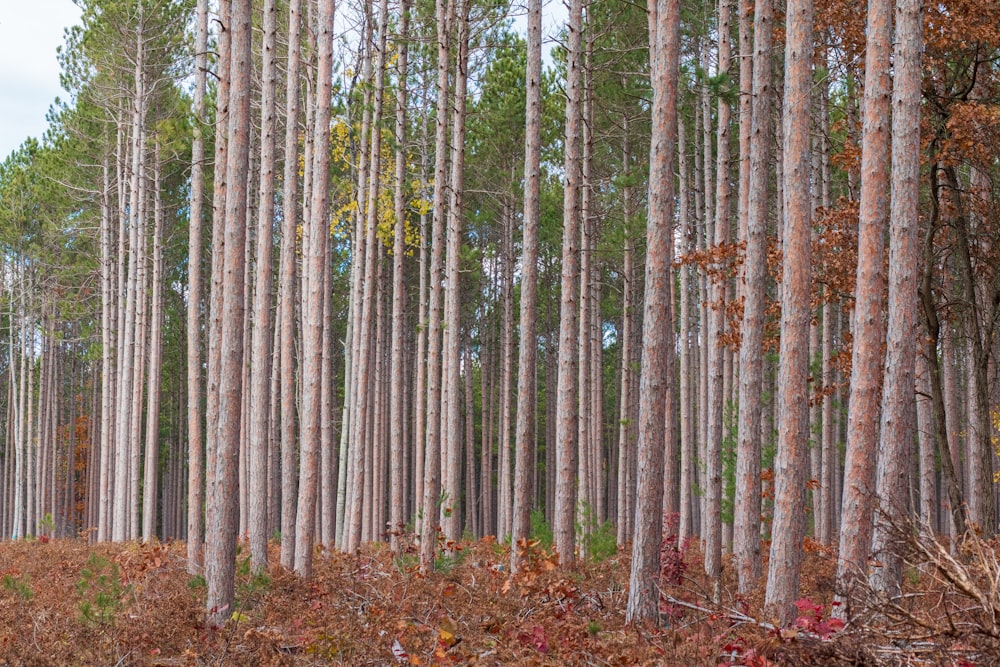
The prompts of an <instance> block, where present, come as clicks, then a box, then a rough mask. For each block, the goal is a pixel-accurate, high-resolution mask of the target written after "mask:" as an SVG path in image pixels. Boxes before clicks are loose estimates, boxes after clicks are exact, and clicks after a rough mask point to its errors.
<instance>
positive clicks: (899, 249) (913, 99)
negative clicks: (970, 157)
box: [871, 0, 923, 596]
mask: <svg viewBox="0 0 1000 667" xmlns="http://www.w3.org/2000/svg"><path fill="white" fill-rule="evenodd" d="M895 34H896V40H895V45H894V54H893V71H894V77H893V78H894V80H893V94H892V97H893V100H892V189H891V197H892V204H891V206H892V208H891V211H890V214H889V220H890V227H889V322H888V326H887V341H886V354H885V371H884V373H885V384H884V386H883V391H882V421H881V428H880V432H881V438H880V441H879V456H878V471H877V476H876V493H877V495H878V499H879V506H880V508H881V509H882V510H883V511H884V512H885V514H884V515H883V514H881V513H880V514H879V515H878V517H877V518H876V521H875V529H874V534H873V536H872V551H873V553H874V554H875V556H876V558H878V559H879V561H881V563H882V567H881V568H874V569H873V570H872V574H871V582H872V585H873V586H874V587H875V589H876V590H878V591H880V592H883V593H886V594H887V595H889V596H898V595H899V594H900V593H901V592H902V591H901V586H902V577H903V562H902V555H901V554H900V553H899V550H898V548H896V545H894V544H893V530H894V529H893V526H892V524H891V522H894V521H898V520H899V519H901V518H902V517H903V516H904V515H905V513H906V511H907V507H906V505H907V503H906V500H907V499H906V496H905V495H904V490H905V488H906V482H907V478H908V476H909V473H910V467H911V466H910V461H911V458H910V457H911V453H912V451H913V441H914V435H915V433H916V429H915V424H914V423H913V417H914V414H913V396H914V387H915V382H914V370H915V369H914V365H915V358H914V356H915V353H916V339H915V337H914V335H913V332H914V330H915V324H916V310H917V303H918V301H917V298H918V295H917V285H918V274H917V263H918V261H919V258H920V254H919V249H918V246H917V226H918V224H919V213H918V210H917V207H918V205H919V199H920V196H919V195H920V192H919V189H920V86H921V66H920V51H921V42H922V35H923V21H922V19H921V12H920V3H919V2H918V1H916V0H898V1H897V2H896V33H895Z"/></svg>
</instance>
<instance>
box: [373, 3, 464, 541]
mask: <svg viewBox="0 0 1000 667" xmlns="http://www.w3.org/2000/svg"><path fill="white" fill-rule="evenodd" d="M409 28H410V5H409V0H403V2H402V6H401V7H400V23H399V37H398V40H399V43H398V45H397V47H396V48H397V49H398V52H399V59H398V60H397V61H396V80H397V83H396V85H397V87H398V90H397V92H396V182H395V183H394V184H393V185H394V188H395V189H394V192H393V210H394V212H395V218H396V225H395V229H394V231H393V245H392V359H391V362H390V363H391V370H390V377H391V382H392V385H391V387H390V390H389V393H390V395H391V397H392V399H391V400H392V406H391V407H390V417H389V419H390V421H391V426H390V431H391V433H390V436H389V440H390V450H389V459H390V460H389V470H390V471H391V472H390V475H391V479H390V483H391V486H392V489H391V498H390V501H389V535H390V537H391V545H392V552H393V553H394V554H399V553H400V549H401V547H402V545H401V542H400V539H399V537H400V533H401V532H402V531H403V529H404V524H405V521H406V517H405V514H404V511H403V510H404V506H405V494H406V488H405V485H404V483H403V482H404V474H405V472H404V471H405V467H404V466H403V458H404V454H403V452H404V448H405V447H406V442H405V440H404V438H403V422H404V421H405V419H406V415H405V414H404V407H405V406H404V404H403V398H404V387H406V384H405V382H404V380H405V371H404V369H403V344H404V338H405V336H406V332H405V330H404V326H405V322H404V320H405V314H404V312H403V309H404V305H405V304H404V301H405V297H406V284H405V276H404V275H403V253H404V252H405V250H406V244H405V241H406V191H405V188H406V183H405V181H406V75H407V57H408V55H409V42H408V41H407V40H408V39H409ZM470 378H471V376H470ZM469 381H470V382H471V379H470V380H469Z"/></svg>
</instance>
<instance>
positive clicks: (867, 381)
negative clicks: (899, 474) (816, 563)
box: [836, 0, 892, 618]
mask: <svg viewBox="0 0 1000 667" xmlns="http://www.w3.org/2000/svg"><path fill="white" fill-rule="evenodd" d="M891 9H892V3H891V2H889V0H875V1H874V2H870V3H869V4H868V39H867V50H866V56H865V62H866V67H865V98H864V128H863V135H862V144H861V209H860V217H859V220H858V272H857V281H856V285H857V287H856V297H855V307H854V308H855V309H854V345H853V348H854V349H853V352H852V356H851V360H852V361H851V385H850V386H851V395H850V402H849V407H848V414H847V456H846V462H845V470H844V501H843V510H842V525H841V531H840V557H839V560H838V563H837V580H838V582H839V585H840V590H842V591H849V590H850V589H851V584H852V580H853V579H854V578H855V577H856V576H858V575H859V574H860V575H861V576H864V574H865V572H866V568H867V560H868V553H869V548H870V547H871V531H872V510H873V503H874V500H875V496H874V493H875V488H874V487H875V459H876V449H875V448H876V446H877V444H878V433H879V431H878V428H879V399H880V398H881V388H882V374H881V372H880V370H881V368H882V343H883V339H884V324H883V320H882V317H883V316H882V311H883V309H884V307H885V300H884V297H883V290H884V289H885V279H884V276H883V273H882V265H883V262H884V261H885V260H884V254H885V253H884V247H885V246H884V242H883V240H882V236H883V234H884V230H885V227H886V224H887V222H888V219H887V215H888V199H887V194H888V192H889V183H888V173H889V170H888V164H889V163H888V159H889V122H888V119H889V48H890V43H891V39H890V36H891V31H892V16H891ZM836 613H837V614H838V615H841V616H842V617H845V618H846V614H847V613H848V610H847V609H846V605H841V606H840V607H838V608H837V609H836Z"/></svg>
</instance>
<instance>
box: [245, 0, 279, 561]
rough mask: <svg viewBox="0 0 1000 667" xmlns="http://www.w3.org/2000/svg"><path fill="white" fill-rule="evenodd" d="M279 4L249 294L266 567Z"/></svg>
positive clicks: (268, 33) (253, 529)
mask: <svg viewBox="0 0 1000 667" xmlns="http://www.w3.org/2000/svg"><path fill="white" fill-rule="evenodd" d="M277 32H278V10H277V5H276V3H275V0H265V2H264V43H263V47H262V54H261V57H262V60H263V69H262V73H261V78H262V86H261V100H260V125H261V131H260V182H259V184H258V192H257V202H258V204H257V207H258V208H257V253H256V264H257V279H256V282H255V285H254V295H253V315H252V319H253V331H252V333H251V343H250V368H251V376H250V386H249V387H248V390H249V395H250V406H251V409H250V411H249V412H250V428H249V436H250V442H249V445H248V454H249V461H248V482H249V486H250V488H249V493H248V500H249V505H250V507H249V510H250V511H249V521H248V528H249V533H250V567H251V568H252V569H253V570H254V571H256V572H262V571H264V570H266V569H267V537H268V532H267V469H268V466H267V437H268V432H269V430H270V426H269V424H268V417H269V416H270V411H269V410H265V409H264V406H265V405H269V404H270V396H269V394H268V392H269V390H270V388H271V356H272V355H273V354H274V350H272V349H269V343H270V342H271V285H272V282H273V280H272V277H271V252H272V248H273V239H274V232H273V227H274V145H275V137H274V135H275V125H276V123H275V106H276V105H275V92H276V88H277V63H276V55H275V47H276V43H277Z"/></svg>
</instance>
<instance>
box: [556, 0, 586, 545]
mask: <svg viewBox="0 0 1000 667" xmlns="http://www.w3.org/2000/svg"><path fill="white" fill-rule="evenodd" d="M568 29H569V37H568V53H567V63H566V134H565V141H564V148H563V150H564V167H563V169H564V172H565V179H566V181H565V184H564V186H563V239H562V279H561V289H560V305H559V377H558V388H557V392H556V403H557V406H556V497H555V503H556V507H555V517H554V519H555V520H554V521H553V526H552V528H553V533H554V534H555V548H556V551H557V552H558V553H559V558H560V560H561V562H562V564H563V565H573V562H574V560H575V558H576V554H575V547H576V538H575V521H576V498H577V493H576V491H577V489H576V487H577V483H578V480H577V479H576V473H577V463H576V461H577V445H578V443H577V442H576V440H577V420H578V419H579V411H578V406H577V395H576V394H577V392H576V389H577V375H576V368H577V363H578V359H577V351H578V346H577V327H578V324H579V323H578V322H577V311H578V310H579V305H578V304H577V299H578V298H579V297H578V294H577V291H578V284H579V262H580V248H579V243H580V179H581V173H580V172H581V162H580V138H581V136H582V128H581V124H582V123H581V120H582V119H581V116H580V102H581V97H582V94H581V86H582V81H581V73H582V69H583V41H582V37H583V35H582V32H583V3H582V0H572V1H571V2H570V6H569V27H568Z"/></svg>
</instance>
